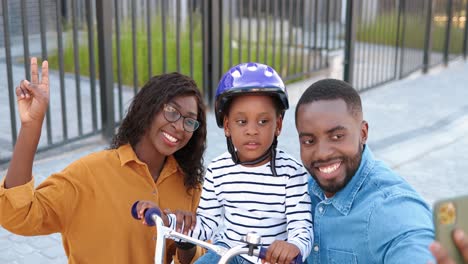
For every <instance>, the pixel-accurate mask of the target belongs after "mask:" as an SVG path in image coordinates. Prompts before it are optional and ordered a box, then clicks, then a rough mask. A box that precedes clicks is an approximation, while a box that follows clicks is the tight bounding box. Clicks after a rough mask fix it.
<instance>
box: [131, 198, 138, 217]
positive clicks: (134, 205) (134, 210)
mask: <svg viewBox="0 0 468 264" xmlns="http://www.w3.org/2000/svg"><path fill="white" fill-rule="evenodd" d="M138 202H139V201H136V202H135V203H134V204H133V205H132V210H131V212H132V216H133V218H135V219H137V220H140V218H139V217H138V212H137V205H138Z"/></svg>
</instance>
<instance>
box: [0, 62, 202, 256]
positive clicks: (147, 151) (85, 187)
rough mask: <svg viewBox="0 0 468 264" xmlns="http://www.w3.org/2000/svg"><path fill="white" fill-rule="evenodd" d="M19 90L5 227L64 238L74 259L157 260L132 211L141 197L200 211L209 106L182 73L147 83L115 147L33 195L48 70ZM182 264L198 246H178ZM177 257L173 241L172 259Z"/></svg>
mask: <svg viewBox="0 0 468 264" xmlns="http://www.w3.org/2000/svg"><path fill="white" fill-rule="evenodd" d="M31 72H32V79H31V82H29V81H22V82H21V84H20V86H18V87H17V88H16V95H17V101H18V109H19V114H20V120H21V129H20V132H19V135H18V140H17V143H16V145H15V150H14V152H13V156H12V159H11V162H10V166H9V169H8V172H7V175H6V177H5V179H4V181H3V182H2V183H1V186H0V212H1V214H0V224H1V225H2V226H3V227H4V228H5V229H7V230H9V231H11V232H13V233H16V234H19V235H44V234H50V233H55V232H60V233H61V234H62V240H63V245H64V248H65V252H66V254H67V256H68V259H69V263H151V262H153V259H154V248H155V241H154V239H153V237H154V235H155V231H154V230H153V229H148V228H147V227H145V226H143V225H141V224H140V223H138V221H135V220H134V219H133V218H132V217H131V215H130V208H131V206H132V204H133V203H134V202H135V201H136V200H137V199H142V198H144V199H145V200H146V199H148V200H151V201H153V202H155V203H157V204H159V206H160V207H162V208H168V209H170V210H189V211H195V210H196V208H197V205H198V201H199V197H200V192H201V188H200V183H201V181H202V177H203V173H204V167H203V152H204V150H205V147H206V144H205V143H206V123H205V119H206V116H205V106H204V104H203V100H202V96H201V94H200V92H199V90H198V88H197V86H196V84H195V82H194V81H193V80H192V79H191V78H189V77H187V76H184V75H182V74H178V73H170V74H163V75H159V76H155V77H153V78H151V79H150V80H149V81H148V82H147V83H146V84H145V86H144V87H143V88H142V89H141V90H140V91H139V92H138V94H137V95H136V96H135V98H134V99H133V102H132V103H131V105H130V107H129V110H128V113H127V115H126V117H125V119H124V120H123V121H122V125H121V126H120V128H119V131H118V133H117V135H116V136H115V137H114V139H113V141H112V145H111V148H110V149H108V150H104V151H100V152H97V153H93V154H90V155H88V156H86V157H84V158H81V159H79V160H77V161H75V162H73V163H72V164H70V165H69V166H68V167H67V168H65V169H64V170H63V171H62V172H60V173H56V174H53V175H51V176H50V177H49V178H47V179H46V180H45V181H44V182H42V183H41V184H40V185H39V186H38V187H37V188H36V189H34V184H33V179H32V166H33V159H34V155H35V152H36V149H37V145H38V142H39V138H40V134H41V127H42V123H43V121H44V116H45V113H46V110H47V106H48V101H49V78H48V64H47V62H46V61H44V62H43V64H42V78H41V80H39V74H38V66H37V60H36V58H32V59H31ZM179 247H180V249H179V250H177V257H178V259H177V258H176V262H177V261H178V260H180V262H181V263H188V262H190V260H191V259H192V257H193V256H194V254H195V250H196V249H195V248H191V247H187V246H185V245H184V244H181V245H180V246H179ZM175 253H176V245H175V244H171V243H169V244H167V252H166V262H167V263H169V262H171V261H172V259H173V255H174V254H175Z"/></svg>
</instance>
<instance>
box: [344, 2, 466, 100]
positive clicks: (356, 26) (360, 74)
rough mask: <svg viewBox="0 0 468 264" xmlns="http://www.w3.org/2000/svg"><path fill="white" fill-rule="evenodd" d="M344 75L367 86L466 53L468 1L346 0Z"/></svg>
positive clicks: (425, 69)
mask: <svg viewBox="0 0 468 264" xmlns="http://www.w3.org/2000/svg"><path fill="white" fill-rule="evenodd" d="M348 3H349V5H348V7H349V9H348V10H347V20H346V25H347V38H346V47H347V48H346V55H345V57H346V58H345V62H346V64H345V73H344V79H345V80H346V81H348V82H350V83H351V84H352V85H353V86H354V87H355V88H356V89H357V90H360V91H362V90H366V89H370V88H372V87H376V86H378V85H381V84H383V83H386V82H389V81H392V80H396V79H400V78H404V77H406V76H408V75H409V74H411V73H413V72H415V71H418V70H423V71H424V72H426V71H427V70H428V68H429V67H432V66H435V65H439V64H441V63H444V64H447V63H448V62H449V60H453V59H457V58H459V57H461V56H463V57H465V58H466V54H467V35H468V33H467V32H468V31H467V27H466V17H467V13H468V1H467V0H379V1H373V0H358V1H348Z"/></svg>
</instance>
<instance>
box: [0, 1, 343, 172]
mask: <svg viewBox="0 0 468 264" xmlns="http://www.w3.org/2000/svg"><path fill="white" fill-rule="evenodd" d="M342 2H343V1H341V0H331V1H327V0H291V1H288V0H222V1H218V0H102V1H92V0H39V1H33V0H20V1H16V0H3V1H2V7H1V9H0V15H1V16H2V18H1V19H0V20H1V21H2V23H1V24H0V27H1V28H2V32H3V33H2V34H0V35H1V36H0V47H2V48H1V49H0V72H5V73H6V78H5V82H3V84H0V90H1V91H4V92H3V93H0V101H2V104H0V107H3V108H4V110H5V111H3V112H4V113H9V115H2V116H1V117H0V119H1V122H0V123H1V124H2V126H1V128H0V149H1V150H0V163H1V162H6V161H8V160H9V158H10V156H11V153H12V148H13V146H14V144H15V142H16V134H17V132H18V128H19V119H18V115H17V111H16V102H15V101H16V99H15V94H14V89H15V87H16V85H17V84H18V83H19V81H20V80H21V79H24V78H25V77H26V78H29V77H30V76H29V70H30V69H29V57H30V56H38V57H40V58H41V59H47V60H49V67H50V68H51V69H50V83H51V87H50V91H51V98H50V107H49V111H48V113H47V117H46V125H45V126H44V131H43V137H44V138H45V139H42V140H41V141H40V145H39V150H44V149H48V148H53V147H56V146H59V145H63V144H67V143H70V142H72V141H76V140H79V139H82V138H85V137H89V136H92V135H96V134H98V133H102V134H104V136H106V137H107V138H110V137H111V136H112V134H113V133H114V128H115V126H116V125H118V124H119V122H120V120H122V118H123V116H124V114H125V111H126V108H127V104H128V102H129V100H130V99H131V98H132V97H133V95H134V94H135V93H136V92H137V91H138V89H139V88H140V87H141V86H142V85H143V83H144V82H145V81H146V80H148V79H149V77H150V76H152V75H155V74H160V73H163V72H171V71H179V72H182V73H184V74H187V75H189V76H191V77H193V78H194V79H195V80H196V81H197V83H198V85H199V87H200V88H201V89H202V90H203V93H204V95H205V99H206V102H207V103H208V104H210V105H211V104H212V101H213V96H214V89H215V88H216V85H217V82H218V80H219V78H220V77H221V74H222V73H223V72H224V71H226V70H227V69H228V68H229V67H231V66H232V65H233V64H237V63H240V62H245V61H259V62H263V63H267V64H270V65H272V66H273V67H274V68H276V69H277V70H278V71H279V72H280V73H281V75H282V76H283V78H284V79H285V80H286V81H293V80H295V79H299V78H304V77H307V76H308V75H310V74H311V73H313V72H315V71H317V70H320V69H323V68H325V67H327V64H328V56H327V55H328V51H329V50H334V49H340V48H343V46H344V42H343V41H342V38H341V35H342V34H343V33H344V32H343V22H344V19H343V17H342V13H341V9H342ZM311 14H312V15H311ZM0 76H2V75H0ZM7 124H9V126H8V125H7Z"/></svg>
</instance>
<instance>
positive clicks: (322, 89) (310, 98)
mask: <svg viewBox="0 0 468 264" xmlns="http://www.w3.org/2000/svg"><path fill="white" fill-rule="evenodd" d="M337 99H342V100H343V101H345V103H346V105H347V107H348V111H349V112H350V114H352V115H353V116H358V115H362V104H361V97H360V96H359V94H358V93H357V91H356V90H355V89H354V88H353V87H352V86H351V85H350V84H348V83H347V82H344V81H340V80H337V79H324V80H320V81H318V82H315V83H313V84H312V85H311V86H309V88H307V90H305V92H304V93H303V94H302V96H301V98H300V99H299V102H298V103H297V106H296V114H295V116H296V119H297V110H298V109H299V107H300V106H301V105H303V104H309V103H312V102H315V101H321V100H337Z"/></svg>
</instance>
